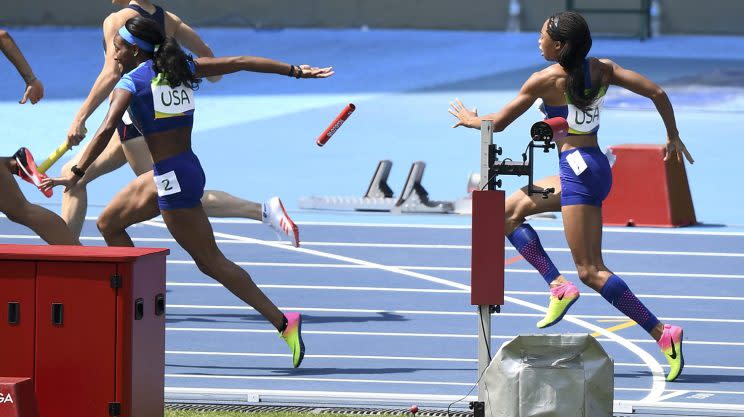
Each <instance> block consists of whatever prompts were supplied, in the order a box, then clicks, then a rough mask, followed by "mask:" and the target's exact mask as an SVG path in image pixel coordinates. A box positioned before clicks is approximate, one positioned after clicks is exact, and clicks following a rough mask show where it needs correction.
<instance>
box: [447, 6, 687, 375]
mask: <svg viewBox="0 0 744 417" xmlns="http://www.w3.org/2000/svg"><path fill="white" fill-rule="evenodd" d="M591 46H592V38H591V33H590V31H589V26H588V25H587V23H586V21H585V20H584V18H583V17H582V16H581V15H580V14H578V13H576V12H561V13H557V14H554V15H553V16H551V17H550V18H549V19H547V20H546V21H545V23H544V24H543V27H542V29H541V31H540V40H539V47H540V52H541V54H542V55H543V56H544V57H545V59H546V60H548V61H556V62H557V63H556V64H553V65H550V66H548V67H547V68H545V69H543V70H541V71H538V72H536V73H534V74H532V76H531V77H530V78H529V79H528V80H527V81H526V82H525V83H524V85H522V88H521V90H520V92H519V94H518V96H517V97H516V98H515V99H514V100H512V101H511V102H510V103H509V104H507V105H506V106H505V107H504V108H503V109H502V110H501V111H499V112H497V113H493V114H489V115H486V116H482V117H478V114H477V113H476V112H475V111H471V110H468V109H467V108H466V107H465V106H463V105H462V103H461V102H460V101H459V100H457V101H456V102H455V103H452V106H451V108H450V113H452V114H453V115H454V116H455V117H456V118H457V119H458V121H457V123H455V126H454V127H457V126H467V127H471V128H476V129H477V128H480V125H481V120H484V119H485V120H493V122H494V130H495V131H502V130H504V129H505V128H506V126H508V125H509V124H510V123H511V122H513V121H514V120H515V119H516V118H517V117H519V116H520V115H522V114H523V113H524V112H525V111H527V109H529V108H530V106H532V104H533V103H535V101H536V100H538V99H542V102H543V105H542V110H543V112H544V113H545V115H546V117H556V116H561V117H565V118H566V121H567V122H568V124H569V128H570V134H569V135H568V136H567V137H566V138H564V139H562V140H560V141H558V142H557V146H558V149H559V152H560V165H559V166H560V175H559V176H554V177H549V178H545V179H543V180H541V181H537V182H536V183H535V184H536V185H537V186H540V187H544V188H547V187H554V188H555V190H556V191H557V192H556V193H555V194H553V195H550V196H549V197H548V198H547V199H543V198H542V196H541V195H534V196H528V194H527V190H526V189H522V190H520V191H517V192H516V193H514V194H512V195H511V196H509V198H508V199H507V201H506V210H505V211H506V219H505V220H506V227H505V229H506V234H507V238H508V239H509V241H510V242H511V243H512V244H513V245H514V247H515V248H516V249H517V250H518V251H519V253H520V254H521V255H522V256H523V257H524V258H525V259H526V260H527V261H528V262H529V263H530V264H532V266H534V267H535V268H536V269H537V270H538V271H539V272H540V274H541V275H542V276H543V278H544V279H545V281H546V282H547V284H548V285H549V286H550V294H551V295H550V304H549V306H548V311H547V313H546V315H545V318H543V319H542V320H541V321H540V322H538V323H537V327H539V328H544V327H548V326H552V325H554V324H556V323H558V322H559V321H560V320H561V319H562V318H563V316H564V315H565V314H566V312H567V311H568V309H569V307H571V305H572V304H573V303H574V302H575V301H576V300H578V298H579V289H578V288H577V287H576V286H575V285H574V284H573V283H571V282H569V281H567V280H566V279H565V278H564V277H563V276H562V275H561V274H560V272H559V271H558V269H557V268H556V267H555V265H554V264H553V262H552V261H551V260H550V258H549V257H548V255H547V254H546V253H545V250H544V249H543V247H542V245H541V244H540V239H539V238H538V236H537V233H535V230H534V229H532V227H530V225H529V224H527V223H524V219H525V217H526V216H529V215H532V214H537V213H543V212H548V211H559V210H560V211H561V213H562V215H563V216H562V217H563V228H564V231H565V234H566V240H567V241H568V246H569V248H570V249H571V254H572V255H573V260H574V263H575V264H576V269H577V271H578V275H579V278H580V279H581V281H582V282H583V283H584V284H586V285H587V286H589V287H590V288H592V289H593V290H595V291H597V292H598V293H600V294H601V295H602V297H603V298H605V299H606V300H607V301H608V302H609V303H610V304H612V305H613V306H615V307H616V308H617V309H618V310H620V311H621V312H622V313H623V314H625V315H626V316H628V317H629V318H630V319H632V320H634V321H635V322H636V323H638V324H639V325H640V326H641V327H643V329H644V330H646V331H647V332H648V333H649V334H650V335H651V337H653V338H654V340H656V341H657V343H658V344H659V347H660V348H661V350H662V352H663V353H664V356H665V358H666V359H667V361H668V362H669V365H670V370H669V373H668V374H667V381H673V380H675V379H676V378H677V377H678V376H679V374H680V373H681V372H682V368H683V367H684V359H683V356H682V328H681V327H679V326H672V325H669V324H663V323H662V322H661V321H659V320H658V319H657V318H656V316H654V315H653V314H652V313H651V312H650V311H649V310H648V308H646V306H644V305H643V303H642V302H641V301H640V300H638V298H637V297H636V296H635V294H634V293H633V291H631V290H630V288H628V285H627V284H626V283H625V282H624V281H623V280H622V279H621V278H620V277H618V276H617V275H615V274H614V273H613V272H612V271H610V270H609V269H608V268H607V267H606V266H605V264H604V260H603V259H602V202H603V201H604V199H605V197H607V194H608V193H609V192H610V187H611V186H612V172H611V170H610V164H609V162H608V160H607V157H606V156H605V155H604V153H603V152H601V151H600V150H599V145H598V142H597V131H598V130H599V122H600V112H601V106H602V100H603V97H604V94H605V92H606V91H607V86H608V85H616V86H619V87H623V88H626V89H628V90H630V91H632V92H634V93H637V94H640V95H643V96H645V97H648V98H650V99H651V100H652V101H653V103H654V104H655V105H656V108H657V110H658V111H659V114H660V115H661V118H662V120H663V121H664V125H665V127H666V129H667V143H666V152H665V156H664V159H667V158H677V159H678V160H679V161H680V162H681V161H682V158H683V157H686V158H687V159H688V161H690V163H692V162H693V160H692V157H691V156H690V154H689V152H687V149H686V148H685V145H684V143H682V140H681V139H680V138H679V132H678V131H677V126H676V122H675V119H674V110H673V109H672V104H671V103H670V101H669V98H668V97H667V95H666V93H665V92H664V90H662V89H661V88H660V87H659V86H658V85H656V84H654V83H653V82H651V81H650V80H648V79H647V78H645V77H643V76H642V75H640V74H638V73H636V72H633V71H630V70H627V69H625V68H622V67H621V66H620V65H618V64H616V63H614V62H612V61H610V60H609V59H597V58H587V54H588V53H589V50H590V49H591Z"/></svg>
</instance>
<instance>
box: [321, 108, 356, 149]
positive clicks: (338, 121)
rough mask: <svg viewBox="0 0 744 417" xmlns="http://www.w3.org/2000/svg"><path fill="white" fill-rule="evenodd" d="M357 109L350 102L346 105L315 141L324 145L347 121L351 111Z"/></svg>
mask: <svg viewBox="0 0 744 417" xmlns="http://www.w3.org/2000/svg"><path fill="white" fill-rule="evenodd" d="M355 109H356V106H355V105H353V104H351V103H349V104H348V105H347V106H346V107H344V109H343V110H341V113H339V115H338V116H336V118H335V119H334V120H333V121H332V122H331V124H330V125H328V128H326V130H325V131H324V132H323V133H322V134H321V135H320V136H318V139H317V140H316V141H315V143H316V144H317V145H318V146H323V145H325V144H326V142H328V140H329V139H330V138H331V136H333V134H334V133H336V131H337V130H338V128H339V127H341V125H342V124H344V122H345V121H346V119H348V118H349V116H351V113H353V112H354V110H355Z"/></svg>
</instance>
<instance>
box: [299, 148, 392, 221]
mask: <svg viewBox="0 0 744 417" xmlns="http://www.w3.org/2000/svg"><path fill="white" fill-rule="evenodd" d="M392 167H393V162H392V161H389V160H387V159H385V160H382V161H380V162H378V163H377V169H375V173H374V174H373V175H372V180H370V182H369V187H367V192H366V193H364V196H363V197H335V196H322V197H319V196H311V197H302V198H300V200H299V206H300V208H301V209H311V210H357V211H390V210H391V209H392V208H393V207H394V206H395V202H396V201H397V199H396V198H393V190H392V189H390V187H389V186H388V184H387V179H388V176H389V175H390V169H392Z"/></svg>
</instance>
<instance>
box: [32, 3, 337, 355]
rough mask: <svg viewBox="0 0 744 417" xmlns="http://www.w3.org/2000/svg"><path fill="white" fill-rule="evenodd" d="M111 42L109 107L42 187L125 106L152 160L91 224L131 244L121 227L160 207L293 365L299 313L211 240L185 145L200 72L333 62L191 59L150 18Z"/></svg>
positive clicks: (196, 172) (96, 143)
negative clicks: (118, 71)
mask: <svg viewBox="0 0 744 417" xmlns="http://www.w3.org/2000/svg"><path fill="white" fill-rule="evenodd" d="M113 46H114V59H115V60H116V62H117V63H118V64H119V65H121V67H122V68H123V70H124V72H125V75H124V76H123V77H122V78H121V80H120V81H119V82H118V83H117V84H116V87H115V88H114V91H113V94H112V98H111V105H110V107H109V111H108V114H107V115H106V118H105V119H104V121H103V124H102V125H101V127H100V128H99V129H98V132H97V133H96V134H95V136H94V137H93V139H92V140H91V143H90V144H89V145H88V147H87V148H86V150H85V151H84V152H83V154H82V155H81V157H80V161H79V162H78V164H77V166H75V167H73V169H72V172H71V173H69V174H68V175H67V176H66V177H64V178H58V179H54V180H52V179H49V180H47V181H46V182H45V184H44V187H42V188H46V187H52V186H55V185H60V184H61V185H65V186H66V187H68V188H69V187H71V186H74V185H75V184H76V183H77V182H78V181H79V180H80V179H81V178H84V177H85V175H86V170H87V169H88V167H89V166H90V165H91V164H92V163H93V162H94V161H95V160H96V158H97V157H98V156H99V155H100V154H101V152H103V150H104V149H105V148H106V146H107V143H108V142H109V140H110V139H111V136H112V134H113V133H114V131H115V130H116V125H117V124H118V122H119V120H121V118H122V116H124V113H125V111H128V113H129V116H130V118H131V120H132V122H133V123H134V124H135V126H136V127H137V129H139V131H140V132H142V134H143V135H144V137H145V141H146V142H147V147H148V148H149V150H150V153H151V155H152V159H153V161H154V164H153V168H152V170H151V171H148V172H146V173H144V174H142V175H140V176H139V177H138V178H137V179H135V180H134V181H133V182H132V183H131V184H129V185H128V186H127V187H126V188H124V189H123V190H122V191H120V192H119V194H117V196H116V197H115V198H114V200H113V201H112V202H111V203H110V204H109V205H108V206H107V207H106V208H105V209H104V211H103V213H102V214H101V217H100V218H99V221H98V227H99V229H100V230H101V233H102V234H103V237H104V238H105V239H106V243H108V244H109V245H112V246H133V243H132V240H131V238H130V237H129V235H128V234H127V232H126V228H127V227H128V226H130V225H133V224H135V223H139V222H142V221H145V220H149V219H151V218H153V217H155V216H157V215H158V214H161V215H162V217H163V221H164V222H165V225H166V226H167V227H168V230H169V231H170V232H171V234H172V235H173V237H174V238H175V239H176V241H177V242H178V244H179V245H181V247H182V248H184V249H185V250H186V251H187V252H188V253H189V255H191V257H192V258H193V259H194V261H195V262H196V265H197V266H198V267H199V269H200V270H201V271H202V272H204V273H205V274H207V275H209V276H210V277H212V278H214V279H215V280H217V281H219V282H220V283H222V284H223V285H224V286H225V287H226V288H227V289H228V290H230V291H231V292H232V293H233V294H235V295H236V296H237V297H239V298H240V299H241V300H243V301H244V302H246V303H247V304H249V305H251V306H252V307H253V308H255V309H256V311H258V312H259V313H261V314H262V315H263V316H264V317H265V318H266V319H267V320H268V321H269V322H270V323H271V324H272V325H273V326H274V327H276V329H277V330H278V331H279V334H280V335H281V337H282V338H283V339H284V340H285V341H286V343H287V344H288V345H289V347H290V348H291V350H292V364H293V366H294V367H297V366H299V365H300V362H301V361H302V358H303V356H304V351H305V348H304V344H303V342H302V338H301V333H300V331H301V322H302V320H301V316H300V314H299V313H286V314H284V313H282V312H281V311H280V310H279V309H278V308H277V307H276V306H275V305H274V304H273V303H272V302H271V300H269V298H268V297H266V295H265V294H264V293H263V292H262V291H261V290H260V289H259V288H258V286H256V284H255V283H254V282H253V280H252V279H251V277H250V275H249V274H248V273H247V272H246V271H245V270H244V269H242V268H241V267H239V266H237V265H236V264H235V263H233V262H231V261H229V260H228V259H227V258H225V256H224V255H223V254H222V252H221V251H220V249H219V248H218V247H217V244H216V242H215V238H214V233H213V231H212V226H211V225H210V223H209V219H208V218H207V215H206V213H205V212H204V208H203V207H202V203H201V197H202V194H203V192H204V181H205V175H204V171H203V170H202V167H201V165H200V163H199V159H198V158H197V157H196V155H195V154H194V153H193V151H192V149H191V129H192V126H193V123H194V110H195V109H196V104H195V101H194V99H195V97H194V90H195V89H196V88H198V86H199V83H200V82H201V78H202V77H209V76H217V75H223V74H229V73H233V72H238V71H253V72H264V73H274V74H282V75H285V76H294V77H297V78H325V77H329V76H331V75H333V71H332V69H331V68H312V67H309V66H307V65H303V66H294V65H289V64H285V63H282V62H278V61H274V60H271V59H267V58H258V57H245V56H240V57H227V58H196V59H192V58H191V57H189V56H187V55H186V53H185V52H184V51H183V50H182V49H181V47H180V46H179V44H178V42H176V40H175V39H174V38H172V37H168V38H166V37H165V36H164V35H163V33H162V31H161V30H160V28H159V27H158V25H157V24H156V23H155V22H153V20H152V19H147V18H143V17H134V18H132V19H129V20H127V22H126V24H125V25H124V26H122V27H121V29H119V31H118V32H117V35H116V36H115V37H114V40H113Z"/></svg>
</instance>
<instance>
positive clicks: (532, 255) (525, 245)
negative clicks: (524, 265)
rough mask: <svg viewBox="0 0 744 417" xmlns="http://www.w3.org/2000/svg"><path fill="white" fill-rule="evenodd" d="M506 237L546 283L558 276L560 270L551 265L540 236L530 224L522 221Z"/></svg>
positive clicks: (551, 262)
mask: <svg viewBox="0 0 744 417" xmlns="http://www.w3.org/2000/svg"><path fill="white" fill-rule="evenodd" d="M506 238H507V239H509V242H511V244H512V245H514V247H515V248H516V249H517V251H518V252H519V254H520V255H522V257H523V258H524V259H526V260H527V262H529V263H530V265H532V266H534V267H535V269H537V271H538V272H540V275H542V277H543V279H545V282H547V283H548V285H550V283H551V282H553V280H554V279H556V278H558V276H559V275H560V272H558V268H556V267H555V265H553V261H551V260H550V258H549V257H548V254H546V253H545V249H543V247H542V244H541V243H540V238H539V237H538V236H537V233H536V232H535V229H533V228H532V226H530V225H529V224H527V223H522V224H520V225H519V226H518V227H517V228H516V229H514V231H513V232H512V233H511V234H510V235H509V236H507V237H506Z"/></svg>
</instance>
